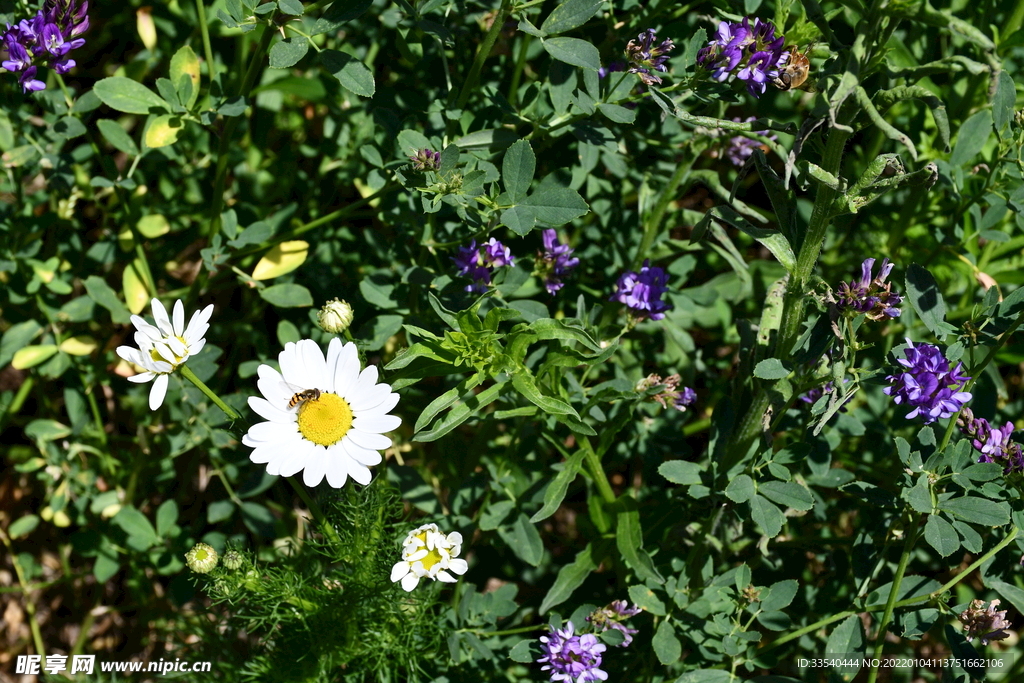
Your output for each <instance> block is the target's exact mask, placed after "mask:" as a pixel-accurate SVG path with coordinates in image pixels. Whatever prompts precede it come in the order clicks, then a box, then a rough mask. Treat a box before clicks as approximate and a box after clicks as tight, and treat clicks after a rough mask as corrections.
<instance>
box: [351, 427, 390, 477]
mask: <svg viewBox="0 0 1024 683" xmlns="http://www.w3.org/2000/svg"><path fill="white" fill-rule="evenodd" d="M341 446H342V448H344V449H345V452H346V453H348V455H349V457H350V458H351V459H352V460H353V461H354V462H357V463H359V464H360V465H363V466H366V465H379V464H380V462H381V460H383V458H382V457H381V455H380V453H378V452H377V451H371V450H369V449H366V448H363V447H362V446H359V445H358V444H355V443H353V442H352V439H350V438H349V436H348V434H346V435H345V438H344V439H342V440H341ZM349 473H350V474H351V470H349ZM356 481H359V480H358V479H356ZM359 483H360V484H361V483H363V482H361V481H360V482H359Z"/></svg>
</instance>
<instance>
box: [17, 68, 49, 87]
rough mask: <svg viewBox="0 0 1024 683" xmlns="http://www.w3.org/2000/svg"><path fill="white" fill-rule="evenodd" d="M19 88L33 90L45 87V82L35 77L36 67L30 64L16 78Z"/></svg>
mask: <svg viewBox="0 0 1024 683" xmlns="http://www.w3.org/2000/svg"><path fill="white" fill-rule="evenodd" d="M18 83H19V84H21V89H22V90H24V91H25V92H30V91H31V92H35V91H37V90H43V89H45V88H46V84H45V83H43V82H42V81H40V80H38V79H37V78H36V67H34V66H30V67H29V68H27V69H25V71H24V72H23V73H22V74H21V76H20V77H19V78H18Z"/></svg>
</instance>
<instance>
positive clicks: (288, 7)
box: [277, 0, 348, 17]
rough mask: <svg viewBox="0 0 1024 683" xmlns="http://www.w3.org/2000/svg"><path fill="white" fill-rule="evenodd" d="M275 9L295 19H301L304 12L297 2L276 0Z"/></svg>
mask: <svg viewBox="0 0 1024 683" xmlns="http://www.w3.org/2000/svg"><path fill="white" fill-rule="evenodd" d="M346 4H348V3H346ZM277 8H278V9H279V10H281V11H282V12H284V13H285V14H291V15H294V16H297V17H301V16H302V13H303V12H305V11H306V8H305V7H303V6H302V3H301V2H299V0H277Z"/></svg>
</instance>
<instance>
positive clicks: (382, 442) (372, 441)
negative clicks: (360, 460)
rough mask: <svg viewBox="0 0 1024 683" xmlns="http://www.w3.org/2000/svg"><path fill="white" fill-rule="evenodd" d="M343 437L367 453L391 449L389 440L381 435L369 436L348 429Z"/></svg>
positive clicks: (368, 434) (365, 433) (356, 430)
mask: <svg viewBox="0 0 1024 683" xmlns="http://www.w3.org/2000/svg"><path fill="white" fill-rule="evenodd" d="M345 437H346V438H349V439H352V441H353V442H354V443H355V444H356V445H357V446H360V447H361V448H365V449H366V450H369V451H382V450H384V449H385V448H391V439H389V438H388V437H386V436H384V435H383V434H370V433H367V432H363V431H360V430H358V429H350V430H348V433H347V434H346V435H345ZM375 464H376V463H375Z"/></svg>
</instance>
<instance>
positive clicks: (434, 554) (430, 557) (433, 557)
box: [416, 531, 441, 571]
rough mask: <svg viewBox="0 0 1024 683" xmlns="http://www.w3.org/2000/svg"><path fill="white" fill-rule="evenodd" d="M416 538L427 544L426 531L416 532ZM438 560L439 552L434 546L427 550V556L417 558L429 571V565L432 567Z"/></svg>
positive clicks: (439, 559)
mask: <svg viewBox="0 0 1024 683" xmlns="http://www.w3.org/2000/svg"><path fill="white" fill-rule="evenodd" d="M416 538H418V539H420V540H421V541H423V545H424V546H426V544H427V532H425V531H424V532H423V533H422V534H416ZM440 561H441V553H440V552H438V550H437V548H434V549H433V550H430V551H428V552H427V556H426V557H424V558H423V559H421V560H419V562H421V563H422V564H423V568H424V569H426V570H427V571H429V570H430V568H431V567H433V566H434V565H435V564H437V563H438V562H440Z"/></svg>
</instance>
